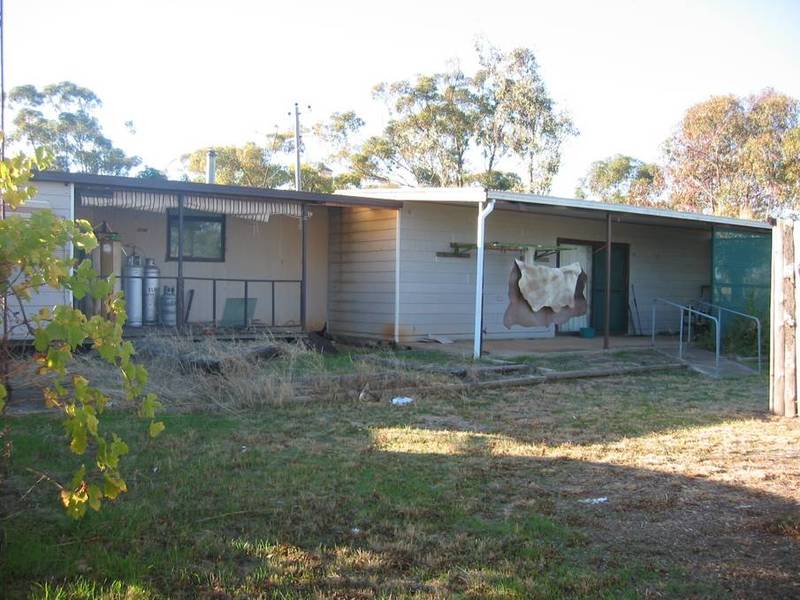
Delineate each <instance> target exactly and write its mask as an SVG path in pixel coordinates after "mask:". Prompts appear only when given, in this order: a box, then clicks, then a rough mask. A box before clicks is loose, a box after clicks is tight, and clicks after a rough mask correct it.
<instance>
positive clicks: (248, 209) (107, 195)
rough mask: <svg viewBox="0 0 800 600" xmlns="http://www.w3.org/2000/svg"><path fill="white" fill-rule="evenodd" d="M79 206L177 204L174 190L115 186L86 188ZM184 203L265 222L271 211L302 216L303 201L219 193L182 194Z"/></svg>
mask: <svg viewBox="0 0 800 600" xmlns="http://www.w3.org/2000/svg"><path fill="white" fill-rule="evenodd" d="M79 199H80V203H81V206H95V207H98V208H127V209H132V210H143V211H147V212H156V213H166V212H167V211H168V210H170V209H177V208H178V195H177V194H163V193H159V192H140V191H131V190H114V191H109V192H98V191H94V190H86V191H81V192H79ZM183 207H184V208H185V209H186V210H194V211H202V212H207V213H214V214H222V215H230V216H232V217H237V218H240V219H249V220H251V221H259V222H262V223H266V222H267V221H269V219H270V217H271V216H272V215H282V216H287V217H297V218H300V217H302V216H303V205H302V203H300V202H297V201H294V200H271V199H264V198H225V197H221V196H198V195H189V194H187V195H184V197H183Z"/></svg>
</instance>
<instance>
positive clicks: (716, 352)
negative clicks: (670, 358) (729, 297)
mask: <svg viewBox="0 0 800 600" xmlns="http://www.w3.org/2000/svg"><path fill="white" fill-rule="evenodd" d="M659 302H661V303H662V304H666V305H668V306H674V307H675V308H679V309H680V310H681V325H680V330H679V333H678V358H679V359H683V313H684V312H686V313H688V314H692V313H694V314H696V315H699V316H700V317H704V318H706V319H709V320H710V321H713V322H714V333H715V336H714V365H715V367H716V368H717V369H719V341H720V328H719V326H720V320H719V319H718V318H717V317H715V316H714V315H710V314H708V313H704V312H703V311H700V310H697V309H694V308H692V307H691V306H687V305H685V304H678V303H677V302H672V301H670V300H665V299H664V298H654V299H653V308H652V319H651V320H650V325H651V334H650V339H651V343H652V345H653V346H655V345H656V304H657V303H659ZM690 323H691V321H690ZM689 342H691V339H690V340H689Z"/></svg>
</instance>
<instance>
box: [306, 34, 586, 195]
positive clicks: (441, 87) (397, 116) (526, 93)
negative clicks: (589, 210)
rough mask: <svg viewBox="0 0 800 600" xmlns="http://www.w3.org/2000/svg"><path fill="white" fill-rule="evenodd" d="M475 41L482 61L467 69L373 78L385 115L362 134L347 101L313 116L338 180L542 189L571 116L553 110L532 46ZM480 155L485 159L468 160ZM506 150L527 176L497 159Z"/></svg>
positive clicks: (556, 163)
mask: <svg viewBox="0 0 800 600" xmlns="http://www.w3.org/2000/svg"><path fill="white" fill-rule="evenodd" d="M477 51H478V55H479V61H480V67H479V69H478V70H477V71H476V72H475V73H474V74H472V75H470V74H467V73H464V72H463V71H462V70H461V69H459V68H457V67H453V68H451V69H448V70H445V71H443V72H440V73H433V74H421V75H418V76H417V78H416V79H414V80H413V81H411V80H401V81H397V82H394V83H381V84H379V85H378V86H376V87H375V90H374V96H375V98H376V99H378V100H381V101H383V102H384V104H385V106H386V109H387V111H388V117H389V119H388V123H387V124H386V126H385V127H384V129H383V131H382V132H381V133H380V134H378V135H373V136H370V137H367V138H366V139H364V140H363V141H362V142H361V143H355V142H354V140H353V136H354V135H356V134H357V133H358V132H359V131H360V129H361V128H362V127H363V125H364V121H363V120H362V119H360V118H359V117H358V116H357V115H355V113H353V112H352V111H351V112H346V113H334V114H333V115H331V117H330V119H329V121H328V122H327V123H322V124H318V125H317V126H316V127H315V131H316V132H317V134H318V135H319V137H320V139H321V140H322V141H323V142H325V143H326V144H328V145H329V146H331V147H332V148H333V152H332V153H331V154H330V156H329V160H330V161H331V163H332V164H338V165H340V166H341V168H342V170H343V172H344V173H345V174H346V175H347V178H346V179H345V180H343V182H345V183H346V184H347V185H349V186H351V187H359V186H361V185H365V184H375V183H377V184H381V185H387V184H388V185H411V186H417V185H424V186H465V185H476V184H477V185H483V186H485V187H492V188H496V189H522V188H523V187H524V188H525V189H527V190H529V191H532V192H546V191H548V190H549V189H550V186H551V184H552V180H553V177H554V176H555V174H556V173H557V172H558V168H559V165H560V161H561V154H560V149H561V144H562V143H563V141H564V140H565V139H566V138H567V137H568V136H570V135H575V134H576V133H577V131H576V129H575V128H574V126H573V125H572V121H571V120H570V118H569V117H568V116H567V115H566V113H564V112H561V111H558V110H557V108H556V105H555V102H554V101H553V99H552V98H551V97H550V96H549V94H548V92H547V89H546V86H545V85H544V82H543V80H542V78H541V76H540V75H539V71H538V65H537V63H536V59H535V57H534V55H533V52H532V51H531V50H528V49H525V48H518V49H515V50H512V51H511V52H508V53H503V52H501V51H499V50H498V49H496V48H493V47H491V46H484V45H479V46H478V48H477ZM476 157H480V158H481V159H482V163H483V164H482V167H476V166H475V165H474V164H473V163H474V159H475V158H476ZM506 158H508V159H509V160H511V161H513V162H514V163H515V164H519V163H522V164H523V165H524V168H525V180H526V182H525V185H524V186H523V185H522V178H521V177H520V176H519V175H518V174H516V173H513V172H508V171H505V172H504V171H500V170H499V169H498V165H499V162H500V161H501V160H503V159H506Z"/></svg>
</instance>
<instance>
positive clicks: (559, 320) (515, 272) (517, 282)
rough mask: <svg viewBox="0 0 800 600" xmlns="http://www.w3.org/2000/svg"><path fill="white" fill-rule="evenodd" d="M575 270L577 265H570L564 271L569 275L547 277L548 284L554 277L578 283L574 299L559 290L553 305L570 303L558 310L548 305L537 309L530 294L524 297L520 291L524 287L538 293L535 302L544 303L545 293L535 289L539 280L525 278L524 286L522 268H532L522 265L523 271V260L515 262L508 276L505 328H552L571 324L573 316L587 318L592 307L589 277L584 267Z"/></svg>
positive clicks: (553, 297)
mask: <svg viewBox="0 0 800 600" xmlns="http://www.w3.org/2000/svg"><path fill="white" fill-rule="evenodd" d="M536 267H537V269H548V270H549V271H562V269H552V268H550V267H540V266H538V265H536ZM574 267H575V265H570V266H569V267H565V268H564V270H567V269H568V271H567V273H562V274H558V275H554V274H546V275H545V278H544V280H545V281H551V282H552V281H553V278H552V277H550V276H551V275H553V276H554V277H557V278H562V280H563V281H566V282H569V281H574V288H572V290H573V293H572V295H571V297H570V296H565V295H564V294H563V291H557V292H556V293H555V294H551V295H550V298H551V299H549V300H547V301H549V302H566V304H563V305H561V306H557V307H556V310H554V308H553V307H551V306H546V305H540V308H539V310H533V308H532V307H531V304H530V303H529V301H528V300H527V299H526V298H527V296H528V294H526V295H523V292H522V290H521V289H520V288H521V287H522V286H523V285H524V287H525V289H526V291H534V292H536V293H534V294H533V298H534V302H537V303H540V302H541V301H542V298H543V295H542V294H541V290H538V291H537V290H536V288H535V287H532V286H534V285H535V279H534V280H533V281H532V280H531V278H530V277H527V278H525V283H524V284H521V280H523V272H522V268H525V269H527V268H529V265H525V263H522V268H520V261H517V260H515V261H514V265H513V266H512V267H511V273H510V274H509V276H508V307H507V308H506V312H505V315H503V325H505V326H506V329H511V327H512V326H513V325H520V326H522V327H549V326H550V325H561V324H563V323H566V322H567V321H569V320H570V319H571V318H572V317H579V316H581V315H585V314H586V310H587V308H588V305H587V302H586V296H585V295H584V290H585V289H586V285H587V283H588V281H589V278H588V277H587V276H586V273H585V272H584V271H583V270H582V269H581V268H580V266H578V267H577V272H576V271H575V268H574Z"/></svg>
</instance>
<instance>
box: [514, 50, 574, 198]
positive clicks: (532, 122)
mask: <svg viewBox="0 0 800 600" xmlns="http://www.w3.org/2000/svg"><path fill="white" fill-rule="evenodd" d="M502 72H503V75H504V76H505V77H506V78H507V79H508V83H507V85H506V86H505V88H504V89H503V91H502V96H501V102H502V103H503V110H502V112H503V113H504V114H505V115H506V116H505V118H506V119H507V120H508V126H509V127H510V129H511V131H510V133H509V146H510V147H511V150H512V151H513V152H514V153H515V154H516V155H517V156H518V157H519V158H521V159H522V160H523V162H524V164H525V170H526V175H527V187H528V191H529V192H532V193H540V194H543V193H547V192H548V191H550V187H551V186H552V183H553V177H555V175H556V173H558V169H559V167H560V166H561V144H562V143H563V142H564V140H565V139H566V138H567V136H570V135H577V133H578V130H577V129H576V128H575V126H574V125H573V123H572V120H571V119H570V117H569V115H567V114H566V113H565V112H563V111H557V110H556V107H555V102H554V101H553V99H552V98H551V97H550V95H549V94H548V92H547V88H546V86H545V84H544V81H543V80H542V78H541V76H540V75H539V65H538V64H537V62H536V57H535V56H534V54H533V51H531V50H529V49H527V48H516V49H514V50H512V51H511V52H509V53H508V54H507V55H505V56H504V57H503V71H502Z"/></svg>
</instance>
